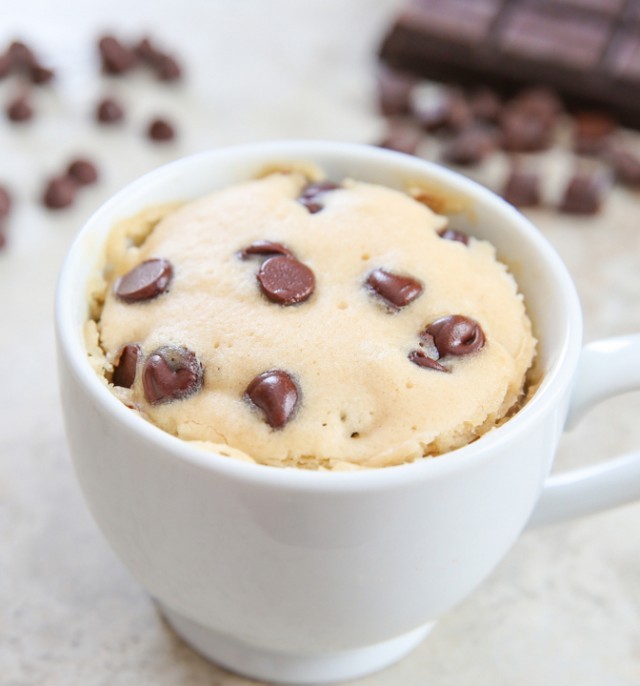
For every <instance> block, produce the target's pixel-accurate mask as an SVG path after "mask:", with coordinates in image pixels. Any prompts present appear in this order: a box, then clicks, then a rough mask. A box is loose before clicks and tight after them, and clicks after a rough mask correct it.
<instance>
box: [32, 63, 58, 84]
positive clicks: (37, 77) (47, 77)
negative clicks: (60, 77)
mask: <svg viewBox="0 0 640 686" xmlns="http://www.w3.org/2000/svg"><path fill="white" fill-rule="evenodd" d="M53 77H54V72H53V70H52V69H47V67H43V66H42V65H41V64H34V65H33V66H32V67H31V68H30V69H29V78H30V79H31V83H35V84H36V85H38V86H43V85H44V84H45V83H49V81H51V80H52V79H53Z"/></svg>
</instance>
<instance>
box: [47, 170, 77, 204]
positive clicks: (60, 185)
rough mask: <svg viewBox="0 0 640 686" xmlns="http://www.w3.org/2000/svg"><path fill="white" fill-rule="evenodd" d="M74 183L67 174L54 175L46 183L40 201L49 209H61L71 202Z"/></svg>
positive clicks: (74, 189) (73, 193)
mask: <svg viewBox="0 0 640 686" xmlns="http://www.w3.org/2000/svg"><path fill="white" fill-rule="evenodd" d="M75 195H76V184H75V183H74V182H73V181H72V180H71V179H70V178H69V177H68V176H56V177H54V178H53V179H51V180H50V181H49V183H48V184H47V186H46V188H45V191H44V195H43V196H42V202H43V204H44V206H45V207H47V208H48V209H50V210H61V209H64V208H65V207H69V206H70V205H72V204H73V200H74V198H75Z"/></svg>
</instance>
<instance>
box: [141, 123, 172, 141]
mask: <svg viewBox="0 0 640 686" xmlns="http://www.w3.org/2000/svg"><path fill="white" fill-rule="evenodd" d="M147 136H148V137H149V138H150V139H151V140H152V141H156V142H159V143H164V142H166V141H171V140H173V139H174V138H175V136H176V132H175V129H174V128H173V126H172V125H171V124H170V123H169V122H168V121H167V120H166V119H154V120H153V121H151V122H150V124H149V126H148V127H147Z"/></svg>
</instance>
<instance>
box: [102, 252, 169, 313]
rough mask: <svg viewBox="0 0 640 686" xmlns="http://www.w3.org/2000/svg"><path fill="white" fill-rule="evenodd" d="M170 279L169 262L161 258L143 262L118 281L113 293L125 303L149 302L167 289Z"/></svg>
mask: <svg viewBox="0 0 640 686" xmlns="http://www.w3.org/2000/svg"><path fill="white" fill-rule="evenodd" d="M172 278H173V267H172V265H171V262H169V261H168V260H165V259H162V258H156V259H152V260H145V261H144V262H142V263H140V264H139V265H138V266H137V267H134V268H133V269H132V270H131V271H129V272H127V273H126V274H125V275H124V276H123V277H122V278H120V279H119V280H118V282H117V283H116V289H115V293H116V295H117V296H118V298H120V300H124V302H126V303H136V302H140V301H144V300H151V299H152V298H157V297H158V296H159V295H162V293H164V292H165V291H166V290H167V289H168V288H169V284H170V283H171V279H172Z"/></svg>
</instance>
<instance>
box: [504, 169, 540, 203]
mask: <svg viewBox="0 0 640 686" xmlns="http://www.w3.org/2000/svg"><path fill="white" fill-rule="evenodd" d="M502 197H503V198H504V199H505V200H506V201H507V202H508V203H511V204H512V205H515V206H516V207H537V206H538V205H540V176H539V175H538V174H537V173H535V172H532V171H525V170H523V169H520V168H519V167H517V166H514V167H512V169H511V171H510V173H509V176H508V178H507V181H506V183H505V185H504V189H503V191H502Z"/></svg>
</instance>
